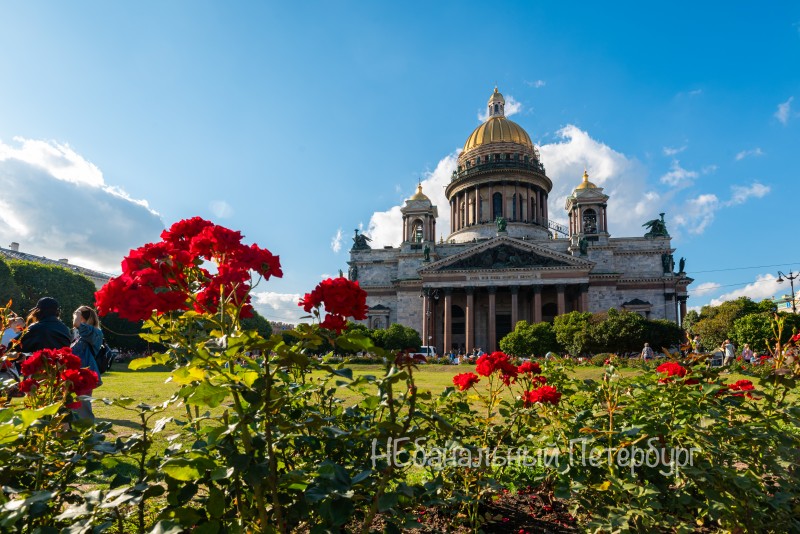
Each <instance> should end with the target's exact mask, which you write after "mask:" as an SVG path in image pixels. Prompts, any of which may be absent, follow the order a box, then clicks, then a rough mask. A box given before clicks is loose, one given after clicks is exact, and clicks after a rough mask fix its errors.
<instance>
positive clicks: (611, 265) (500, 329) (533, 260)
mask: <svg viewBox="0 0 800 534" xmlns="http://www.w3.org/2000/svg"><path fill="white" fill-rule="evenodd" d="M504 107H505V99H504V98H503V95H502V94H501V93H499V92H498V90H497V88H495V90H494V92H493V93H492V95H491V97H490V98H489V102H488V118H487V119H486V121H485V122H484V123H483V124H481V125H480V126H478V127H477V128H476V129H475V131H473V132H472V133H471V134H470V135H469V137H467V141H466V143H465V144H464V150H463V151H462V152H461V154H460V155H459V157H458V167H457V169H456V170H455V171H454V172H453V175H452V178H451V180H450V183H449V184H448V185H447V188H446V189H445V195H446V197H447V200H448V202H449V203H450V220H449V221H448V223H449V225H450V233H449V235H448V237H447V239H446V240H443V239H440V241H439V242H438V243H437V242H436V223H437V217H438V210H437V207H436V206H434V205H433V204H432V203H431V201H430V199H429V198H428V197H427V196H426V195H425V193H424V192H423V191H422V187H421V186H419V187H418V188H417V192H416V193H415V194H414V195H413V196H412V197H411V198H409V199H408V200H406V201H405V206H403V207H402V208H401V212H402V214H403V221H402V225H403V240H402V243H400V244H399V246H397V247H392V246H388V247H383V248H372V247H370V245H369V238H368V237H367V236H365V235H363V234H359V233H358V231H356V235H355V237H354V238H353V242H354V243H353V247H352V249H351V250H350V261H349V262H348V265H349V277H350V279H352V280H358V281H359V283H360V285H361V287H362V288H363V289H364V290H366V292H367V295H368V296H367V304H368V306H369V313H368V317H367V320H366V321H365V323H366V324H367V326H369V327H370V328H386V327H388V326H389V325H391V324H393V323H400V324H402V325H404V326H410V327H412V328H414V329H416V330H417V331H418V332H419V333H420V336H421V338H422V340H423V344H424V345H431V346H434V347H436V350H437V352H438V353H439V354H443V353H445V352H447V351H450V350H453V349H456V350H458V349H461V350H464V351H466V352H467V353H469V352H472V350H473V349H475V348H481V349H483V350H484V351H492V350H496V349H497V348H498V342H499V341H500V340H501V339H502V338H503V337H504V336H505V335H506V334H508V333H509V332H511V331H512V330H513V329H514V325H515V324H516V323H517V322H518V321H521V320H525V321H528V322H530V323H538V322H541V321H552V320H553V318H554V317H555V316H557V315H560V314H563V313H569V312H571V311H576V310H577V311H589V312H600V311H607V310H608V309H610V308H616V309H619V310H628V311H632V312H636V313H639V314H641V315H642V316H644V317H646V318H648V319H667V320H670V321H674V322H677V323H679V324H680V323H681V321H682V320H683V317H684V315H685V314H686V298H687V296H688V295H687V286H688V285H689V284H690V283H691V282H692V279H691V278H689V277H687V276H686V274H685V273H684V272H683V270H684V269H683V267H684V261H683V260H681V261H680V262H679V267H678V269H677V271H676V269H675V263H674V260H673V257H674V256H673V254H674V252H675V249H673V248H672V245H671V238H670V236H669V233H668V232H667V228H666V224H665V222H664V214H663V213H662V214H660V218H656V219H653V220H651V221H649V222H646V223H645V224H644V225H643V226H646V227H647V228H648V231H647V233H646V234H645V235H644V236H643V237H611V235H610V234H609V232H608V217H609V216H610V217H613V215H614V214H613V213H607V207H608V199H609V197H608V195H606V194H604V193H603V188H602V187H598V186H597V185H595V184H593V183H592V182H591V181H590V180H589V175H588V173H586V172H584V173H583V179H582V181H579V180H578V179H576V182H578V183H577V184H576V187H575V189H574V190H573V192H572V194H571V195H570V196H569V197H568V198H567V201H566V205H565V206H564V209H565V210H566V213H567V217H568V219H569V225H568V226H564V225H561V224H558V223H556V222H555V221H551V220H550V219H549V209H548V203H547V198H548V195H549V194H550V191H551V190H552V187H553V182H552V181H551V179H550V178H549V177H548V176H547V173H546V171H545V167H544V162H542V161H541V159H540V157H539V151H538V150H537V149H536V146H534V144H533V142H531V138H530V136H529V135H528V133H527V132H526V131H525V130H524V129H523V128H522V127H521V126H519V125H518V124H516V123H515V122H513V121H510V120H508V119H507V118H506V117H505V110H504ZM441 222H443V221H441Z"/></svg>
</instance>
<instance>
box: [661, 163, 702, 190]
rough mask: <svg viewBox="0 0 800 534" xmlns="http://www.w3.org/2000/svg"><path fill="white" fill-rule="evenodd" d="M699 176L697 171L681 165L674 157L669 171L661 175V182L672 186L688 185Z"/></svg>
mask: <svg viewBox="0 0 800 534" xmlns="http://www.w3.org/2000/svg"><path fill="white" fill-rule="evenodd" d="M698 176H699V175H698V173H697V171H690V170H687V169H684V168H683V167H681V162H680V161H678V160H677V159H674V160H672V166H671V167H670V170H669V172H668V173H666V174H665V175H663V176H662V177H661V183H662V184H667V185H670V186H672V187H686V186H688V185H690V184H691V183H692V181H693V180H694V179H695V178H697V177H698Z"/></svg>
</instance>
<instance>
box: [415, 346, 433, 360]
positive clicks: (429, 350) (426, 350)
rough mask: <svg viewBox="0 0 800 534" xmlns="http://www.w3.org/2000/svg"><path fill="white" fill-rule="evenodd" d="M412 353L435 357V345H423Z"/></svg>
mask: <svg viewBox="0 0 800 534" xmlns="http://www.w3.org/2000/svg"><path fill="white" fill-rule="evenodd" d="M414 354H415V355H417V354H419V355H421V356H425V357H426V358H436V347H434V346H432V345H423V346H421V347H420V348H419V350H418V351H417V352H415V353H414Z"/></svg>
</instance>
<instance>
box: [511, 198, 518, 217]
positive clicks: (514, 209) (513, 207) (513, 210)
mask: <svg viewBox="0 0 800 534" xmlns="http://www.w3.org/2000/svg"><path fill="white" fill-rule="evenodd" d="M511 220H512V221H516V220H517V194H516V193H514V194H513V195H511Z"/></svg>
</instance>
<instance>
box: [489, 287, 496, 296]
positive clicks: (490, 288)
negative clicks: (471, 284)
mask: <svg viewBox="0 0 800 534" xmlns="http://www.w3.org/2000/svg"><path fill="white" fill-rule="evenodd" d="M486 292H487V293H489V294H490V295H494V294H495V293H497V286H489V287H487V288H486Z"/></svg>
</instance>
